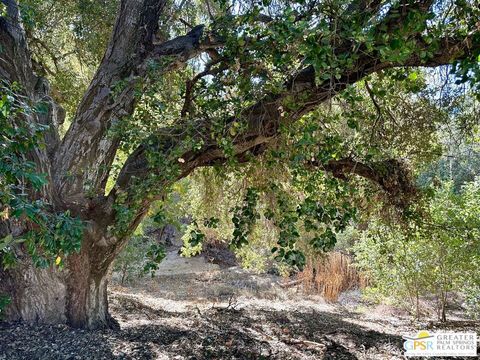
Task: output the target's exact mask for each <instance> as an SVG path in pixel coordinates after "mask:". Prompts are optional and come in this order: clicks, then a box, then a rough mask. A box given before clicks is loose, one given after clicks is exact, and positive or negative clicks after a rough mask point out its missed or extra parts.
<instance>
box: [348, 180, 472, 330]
mask: <svg viewBox="0 0 480 360" xmlns="http://www.w3.org/2000/svg"><path fill="white" fill-rule="evenodd" d="M479 244H480V181H479V179H477V180H476V181H474V182H471V183H468V184H466V185H465V186H463V188H462V191H461V192H460V193H455V192H454V191H453V184H452V183H445V184H444V185H442V186H441V187H440V188H438V189H436V191H435V193H434V196H433V197H432V198H431V199H430V201H429V203H428V205H427V207H426V209H424V213H422V215H421V216H419V217H414V218H411V219H410V220H409V221H408V223H407V224H386V223H384V222H381V221H379V220H377V221H374V222H372V223H371V224H370V226H369V228H368V230H366V231H365V232H364V233H363V234H362V237H361V239H360V241H359V242H358V243H357V244H356V245H355V247H354V251H355V253H356V256H357V264H358V266H359V267H360V269H362V270H363V271H364V272H365V273H366V275H367V276H368V277H369V279H370V281H371V282H372V288H371V289H370V294H372V293H373V294H375V293H377V294H380V295H382V296H383V297H384V298H390V299H393V300H394V301H396V302H397V303H400V304H402V305H406V306H407V307H409V308H410V309H411V310H413V309H416V314H417V316H419V315H420V313H419V297H421V296H424V295H429V294H434V295H435V296H436V299H437V310H438V316H439V319H440V320H442V321H445V320H446V306H447V301H448V298H449V294H451V293H452V292H463V293H466V292H468V289H471V292H473V293H474V289H476V288H477V289H478V286H479V281H478V280H477V279H478V278H479V275H480V266H479V265H480V251H479ZM466 295H468V294H466ZM477 296H478V293H477ZM467 298H469V299H470V303H471V305H472V306H478V303H476V302H475V301H474V299H475V297H474V296H472V295H470V297H467ZM477 300H478V299H477Z"/></svg>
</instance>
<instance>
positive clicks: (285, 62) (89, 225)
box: [0, 0, 480, 328]
mask: <svg viewBox="0 0 480 360" xmlns="http://www.w3.org/2000/svg"><path fill="white" fill-rule="evenodd" d="M2 3H3V4H4V5H5V9H4V13H3V14H2V15H1V17H0V49H1V51H0V79H1V81H2V88H3V89H12V88H13V87H14V88H15V89H16V90H15V93H13V92H12V93H11V96H10V97H8V96H6V97H4V101H13V104H14V105H12V108H15V107H18V103H20V102H21V103H24V104H27V105H28V106H30V107H31V108H34V107H35V104H39V103H41V104H43V111H21V112H17V113H15V114H13V115H11V116H10V118H9V119H10V120H9V121H10V122H11V124H13V125H12V126H11V129H19V128H22V127H23V128H28V129H33V128H35V129H36V128H38V125H48V128H42V131H40V132H39V133H40V134H41V138H42V141H41V142H42V143H44V146H32V147H27V150H26V151H24V154H25V155H24V159H25V161H27V160H28V161H30V162H32V163H33V164H35V165H34V166H35V171H36V172H37V173H40V174H44V177H45V179H46V180H47V181H45V182H42V184H41V186H37V187H35V186H33V185H35V184H34V183H35V182H34V181H31V182H30V183H29V182H28V181H27V182H25V179H20V180H18V179H17V180H15V181H18V182H22V181H23V183H24V184H27V185H28V184H30V185H29V186H27V190H26V191H27V194H28V199H29V200H30V201H32V202H35V201H37V202H35V204H38V201H41V202H42V204H44V205H43V206H42V208H41V211H42V212H43V213H49V214H52V216H53V215H55V219H57V220H55V221H57V222H56V224H59V223H60V224H61V225H60V226H57V227H62V226H63V225H65V224H66V223H67V222H68V221H70V223H72V224H77V223H76V220H75V219H78V220H79V221H80V222H81V224H82V225H81V228H82V231H81V232H80V234H81V239H80V240H81V241H80V242H79V249H78V250H79V251H78V252H76V251H73V250H71V249H70V250H71V251H66V250H65V248H67V249H68V241H74V240H72V239H74V238H75V236H77V237H78V232H75V231H73V232H72V231H71V232H72V234H70V237H68V236H67V237H64V238H62V239H64V240H62V241H64V242H67V243H61V244H56V243H55V244H54V245H52V246H50V248H51V249H50V250H51V251H53V252H55V251H57V252H58V253H59V254H62V250H63V253H64V254H68V256H66V258H63V255H62V257H60V256H59V257H57V259H58V263H59V264H60V263H61V265H62V266H61V267H62V268H61V269H60V268H58V267H56V266H50V267H47V268H42V269H41V268H38V267H36V266H35V264H34V261H32V260H31V255H32V252H33V253H35V251H37V253H39V254H40V255H41V254H42V252H43V253H45V254H46V253H47V252H48V251H47V250H48V249H49V247H48V244H45V243H42V242H41V241H38V240H31V241H30V243H22V242H21V241H18V243H19V244H15V239H21V238H22V237H24V234H26V233H35V231H37V232H39V231H40V230H41V229H39V228H41V227H42V226H44V225H45V224H44V223H41V224H40V225H39V223H40V222H35V221H32V219H35V216H38V214H37V213H34V214H33V215H32V214H29V213H28V212H25V211H23V212H22V211H16V212H10V215H9V213H8V211H7V212H5V210H6V209H7V210H8V209H10V210H11V209H12V208H13V207H14V205H12V204H9V203H2V204H1V210H2V211H3V215H4V216H3V219H2V223H1V227H0V238H3V239H7V238H8V239H10V245H9V246H10V247H12V248H15V255H16V257H17V258H18V259H17V264H16V265H15V266H13V267H11V268H9V269H7V270H1V272H0V279H1V281H0V290H1V291H2V292H3V293H7V294H9V295H10V297H11V299H12V303H11V304H10V306H9V308H8V309H7V315H8V317H9V318H12V319H22V320H26V321H41V322H67V323H68V324H71V325H73V326H77V327H88V328H99V327H110V326H114V324H115V322H114V321H113V319H112V318H111V317H110V315H109V312H108V303H107V282H108V275H109V271H110V269H111V265H112V262H113V260H114V259H115V257H116V255H117V254H118V253H119V252H120V251H121V249H122V247H123V246H124V245H125V244H126V242H127V241H128V239H129V236H130V235H131V234H132V232H133V231H134V230H135V228H136V227H137V226H138V224H139V223H140V222H141V220H142V218H143V217H144V216H145V214H146V212H147V210H148V208H149V206H150V204H152V202H154V201H155V200H156V199H159V198H161V197H162V195H164V194H165V192H167V191H168V189H169V186H170V185H171V184H172V183H174V182H175V181H178V180H179V179H181V178H183V177H185V176H187V175H188V174H190V173H191V172H192V171H193V170H194V169H196V168H199V167H203V166H211V165H217V166H218V165H222V164H224V163H226V162H227V161H230V160H233V161H237V162H239V163H242V162H246V161H248V160H249V159H251V158H253V157H255V156H257V155H260V154H262V153H264V152H265V151H266V150H267V149H268V148H269V146H271V144H273V143H275V139H276V138H277V137H278V136H279V134H281V132H282V129H284V128H285V126H288V125H290V124H292V123H294V122H296V121H298V120H300V119H301V118H302V117H303V116H305V115H307V114H309V113H311V112H312V111H314V110H315V109H317V108H318V107H319V106H320V105H321V104H323V103H325V102H326V101H328V100H330V99H332V98H333V97H334V96H335V95H336V94H338V93H339V92H342V91H343V90H345V89H346V88H347V87H348V86H351V85H352V84H355V83H356V82H358V81H360V80H362V79H364V78H365V77H367V76H369V75H371V74H373V73H376V72H381V71H384V70H386V69H389V68H394V67H437V66H443V65H449V64H455V66H456V69H457V71H458V73H459V74H461V75H463V76H464V77H468V76H470V75H471V74H474V73H475V70H476V69H475V65H476V64H477V62H478V58H477V57H478V54H479V52H480V30H479V24H478V15H479V9H478V7H477V6H476V5H475V1H472V2H469V1H434V0H400V1H396V0H392V1H390V0H385V1H381V0H350V1H349V0H339V1H322V0H304V1H238V2H237V1H234V2H232V3H229V2H228V1H218V2H216V1H211V2H208V1H205V3H204V4H205V5H206V6H205V7H204V8H205V9H207V10H208V12H209V14H208V16H203V17H202V16H200V17H197V18H202V19H204V20H205V23H204V24H193V25H189V24H188V26H189V30H188V31H187V32H186V33H185V35H180V36H176V37H174V36H173V37H172V34H173V33H175V31H173V30H171V29H170V30H169V24H170V23H172V22H174V21H183V22H184V23H187V22H186V21H185V20H182V11H185V12H187V11H189V10H191V9H188V8H185V4H186V2H185V1H182V2H181V3H180V4H178V3H172V2H170V1H167V0H121V1H120V3H119V6H118V13H117V16H116V20H115V24H114V26H113V30H112V33H111V37H110V40H109V41H108V45H107V46H106V49H105V53H104V55H103V58H102V59H101V61H100V63H99V65H98V68H97V70H96V72H95V74H94V76H93V78H92V79H91V82H90V85H89V86H88V88H87V89H86V91H85V93H84V94H83V97H82V99H81V101H80V102H79V104H78V106H77V108H76V111H75V114H72V116H71V124H70V126H69V128H68V130H67V132H66V134H65V135H64V136H63V137H62V136H60V133H59V128H60V125H61V124H62V123H63V122H64V117H65V111H64V110H63V108H62V107H61V104H58V103H57V102H56V101H55V100H54V96H53V95H52V94H50V91H51V90H50V88H49V85H48V82H47V81H46V80H45V78H44V77H42V74H41V71H40V70H39V69H40V68H41V64H40V65H39V64H38V63H37V62H36V61H32V56H31V51H30V49H29V46H31V43H30V42H33V40H32V39H30V38H29V37H28V36H27V34H26V32H25V29H24V25H23V24H22V19H23V21H24V19H25V17H22V16H21V10H22V7H21V6H19V5H18V4H17V2H16V1H15V0H2ZM172 9H175V11H172ZM172 14H173V15H172ZM54 58H55V57H54ZM47 73H48V71H47ZM177 75H178V76H177ZM162 79H163V80H164V79H167V81H174V80H175V81H176V82H177V83H176V84H181V85H178V87H177V88H176V89H177V90H176V91H173V93H174V94H176V95H175V96H177V97H178V98H176V97H175V96H173V95H172V96H171V100H170V101H171V102H177V104H175V105H176V106H177V111H172V112H170V113H169V115H168V119H162V118H161V113H160V118H159V119H156V120H155V121H156V122H157V123H155V126H154V127H149V126H145V127H142V129H143V130H145V129H146V131H136V132H135V133H136V135H137V136H136V137H135V139H133V140H132V139H131V138H129V136H128V134H129V129H132V128H134V129H135V127H140V125H139V123H141V120H138V119H143V118H145V117H146V116H148V111H144V110H145V108H148V107H151V106H152V103H151V102H150V103H148V102H147V101H146V100H145V99H146V98H147V97H148V96H147V97H146V95H145V94H154V96H150V97H148V98H149V99H150V100H151V99H152V98H155V96H157V95H158V96H160V97H161V96H162V95H163V94H162V92H166V91H167V90H165V88H160V90H159V88H158V87H156V86H157V85H158V82H161V81H162ZM172 79H174V80H172ZM164 82H165V80H164ZM176 84H174V85H172V86H176ZM159 92H160V93H159ZM6 93H7V90H5V94H6ZM178 94H180V95H178ZM12 98H13V100H9V99H12ZM164 98H165V97H164ZM15 104H16V105H15ZM158 106H159V107H161V106H164V105H162V104H160V105H158ZM142 109H143V110H142ZM145 114H146V115H145ZM5 117H6V115H5ZM137 130H138V129H137ZM149 130H150V131H149ZM139 134H140V135H141V136H140V135H139ZM37 135H38V134H37ZM8 136H10V135H5V138H8ZM125 144H126V145H125ZM133 145H134V146H135V148H133V149H132V146H133ZM17 150H18V149H17ZM23 150H25V149H23ZM120 150H121V151H123V153H126V154H127V159H126V160H125V161H124V162H122V167H121V169H120V170H119V172H118V174H116V176H115V177H114V178H115V184H114V186H113V188H111V189H108V191H107V190H106V186H107V180H108V179H109V178H112V175H113V172H114V171H113V165H114V162H115V159H116V156H117V155H118V154H119V151H120ZM3 160H5V158H3ZM389 164H395V162H394V161H393V160H392V161H390V162H389ZM305 165H306V166H310V167H311V166H314V167H321V168H323V169H324V170H325V171H330V172H332V173H333V174H334V175H335V176H338V177H342V176H344V175H345V174H346V173H356V174H357V175H359V176H362V177H365V178H367V179H370V180H372V181H374V182H377V183H378V184H380V186H381V187H382V188H384V190H386V191H394V192H395V191H397V190H398V189H391V188H390V187H389V186H390V185H389V184H391V183H392V182H391V181H389V177H392V176H399V175H398V174H397V173H396V172H395V171H390V172H386V173H385V172H381V173H378V172H376V171H375V169H376V168H377V167H376V166H370V165H368V164H362V163H359V162H358V161H356V160H353V159H349V158H345V159H340V160H338V159H337V160H332V159H330V160H328V161H324V162H322V161H317V160H315V161H311V162H309V163H308V164H305ZM391 168H392V167H389V169H391ZM12 181H13V182H14V180H10V182H12ZM32 183H33V185H32ZM393 183H395V184H398V182H393ZM22 189H23V188H22ZM23 190H25V189H23ZM18 191H20V190H19V187H18V186H17V187H14V188H13V190H12V194H11V197H12V198H14V197H15V196H16V195H18ZM59 216H63V218H62V219H63V220H62V221H63V222H59V221H60V220H58V217H59ZM46 219H47V220H45V221H53V220H52V219H53V218H52V219H51V218H49V217H48V216H47V217H46ZM48 219H50V220H48ZM72 226H73V225H72ZM75 226H76V225H75ZM55 231H56V230H55ZM66 231H67V232H68V229H67V230H66ZM59 236H60V235H59ZM55 239H59V237H56V238H55ZM69 239H70V240H69ZM62 241H60V242H62ZM29 244H30V245H29ZM34 249H35V250H34ZM57 265H58V264H57Z"/></svg>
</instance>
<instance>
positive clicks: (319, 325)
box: [0, 298, 402, 360]
mask: <svg viewBox="0 0 480 360" xmlns="http://www.w3.org/2000/svg"><path fill="white" fill-rule="evenodd" d="M112 305H113V313H114V315H115V316H117V317H120V318H121V319H123V320H122V329H121V330H119V331H83V330H76V329H71V328H68V327H66V326H43V327H41V326H28V325H24V324H3V325H1V326H0V359H9V360H10V359H12V360H15V359H358V358H362V359H382V358H385V359H392V358H397V357H398V358H400V356H401V345H402V340H401V337H400V336H394V335H388V334H383V333H380V332H377V331H372V330H369V329H366V328H364V327H362V326H360V325H358V324H354V323H351V322H349V321H346V320H345V319H343V318H342V315H340V314H332V313H326V312H319V311H310V312H302V311H288V312H287V311H273V310H268V311H267V310H247V309H242V310H235V309H233V308H212V309H208V310H204V311H200V310H192V311H191V312H182V313H175V312H166V311H162V310H156V309H152V308H150V307H148V306H146V305H145V304H143V303H140V302H138V301H136V300H134V299H128V298H121V299H120V298H117V299H114V301H113V302H112Z"/></svg>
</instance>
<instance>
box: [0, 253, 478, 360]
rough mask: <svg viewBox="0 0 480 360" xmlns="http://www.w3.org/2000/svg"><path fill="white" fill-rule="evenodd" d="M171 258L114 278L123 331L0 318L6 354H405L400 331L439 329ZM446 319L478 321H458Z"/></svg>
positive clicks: (469, 325) (467, 325)
mask: <svg viewBox="0 0 480 360" xmlns="http://www.w3.org/2000/svg"><path fill="white" fill-rule="evenodd" d="M174 257H175V255H174V254H173V252H172V253H171V254H169V259H168V262H166V265H168V266H164V267H163V268H162V269H161V271H160V274H159V275H158V276H156V277H154V278H146V279H143V280H141V281H136V282H135V283H134V284H129V285H128V286H120V285H118V284H117V285H113V286H112V287H111V290H110V308H111V312H112V314H113V316H114V317H115V318H116V319H117V320H118V321H119V323H120V326H121V329H120V330H118V331H111V330H107V331H86V330H76V329H71V328H69V327H67V326H59V325H54V326H53V325H52V326H32V325H25V324H19V323H13V324H6V323H3V324H1V323H0V360H7V359H8V360H10V359H12V360H16V359H28V360H30V359H39V360H40V359H45V360H46V359H372V360H373V359H402V358H404V357H403V356H402V353H403V350H402V343H403V341H402V335H409V334H410V335H413V334H415V333H416V331H417V330H419V329H432V328H434V329H437V325H436V324H435V323H431V322H428V321H427V320H426V321H425V322H424V323H420V324H419V323H417V324H415V323H412V322H411V320H410V317H409V316H408V315H407V314H404V313H402V312H399V311H397V310H394V309H392V308H389V307H386V306H376V307H374V306H368V305H366V304H363V303H361V302H359V296H358V292H350V293H348V294H344V296H342V298H341V299H340V302H339V303H335V304H328V303H326V302H325V301H323V300H322V299H321V298H319V297H306V296H305V295H304V294H301V293H299V292H297V290H296V289H294V288H289V289H287V290H286V289H284V288H282V287H281V286H280V283H281V279H280V278H278V277H275V276H271V275H268V276H267V275H262V276H260V275H255V274H251V273H249V272H247V271H245V270H242V269H239V268H238V267H233V268H228V269H221V268H220V267H218V266H212V264H207V263H205V262H204V261H203V260H198V258H196V259H184V258H179V259H175V258H174ZM189 261H193V262H194V264H193V267H192V266H190V265H192V264H189ZM179 262H181V264H180V263H179ZM171 266H174V267H175V269H174V270H173V271H169V269H171ZM192 268H194V271H192ZM181 269H185V271H182V270H181ZM445 327H446V328H448V329H456V330H458V329H459V328H461V329H462V330H465V331H466V330H475V331H477V333H478V332H479V330H480V325H479V324H478V323H473V322H468V321H460V320H457V321H455V322H452V323H450V324H447V325H446V326H445Z"/></svg>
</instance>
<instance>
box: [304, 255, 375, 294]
mask: <svg viewBox="0 0 480 360" xmlns="http://www.w3.org/2000/svg"><path fill="white" fill-rule="evenodd" d="M297 276H298V280H300V283H301V284H302V287H303V290H304V291H305V292H306V293H315V294H320V295H322V296H323V297H324V298H325V300H327V301H337V300H338V296H339V295H340V293H342V292H344V291H347V290H351V289H357V288H363V287H365V286H366V279H365V278H364V277H362V276H361V275H360V274H359V273H358V271H357V270H356V269H355V267H354V266H353V262H352V257H351V256H350V255H348V254H345V253H342V252H339V251H335V252H331V253H328V254H326V255H325V256H321V257H318V258H315V259H310V260H309V261H308V262H307V264H306V266H305V268H304V269H303V271H302V272H300V273H299V274H298V275H297Z"/></svg>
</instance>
